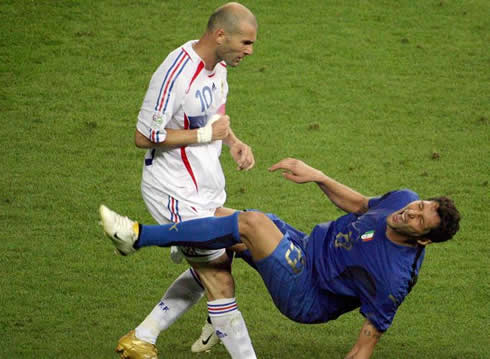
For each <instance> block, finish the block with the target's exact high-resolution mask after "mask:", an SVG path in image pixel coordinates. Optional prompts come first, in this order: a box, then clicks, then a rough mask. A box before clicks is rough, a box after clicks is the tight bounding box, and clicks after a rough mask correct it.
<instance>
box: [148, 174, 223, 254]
mask: <svg viewBox="0 0 490 359" xmlns="http://www.w3.org/2000/svg"><path fill="white" fill-rule="evenodd" d="M141 194H142V196H143V200H144V201H145V204H146V208H148V211H149V212H150V214H151V215H152V217H153V218H154V219H155V220H156V221H157V222H158V224H168V223H172V222H173V223H177V222H183V221H188V220H190V219H197V218H205V217H212V216H214V212H215V210H216V209H215V208H213V209H202V208H196V207H193V206H188V205H186V204H182V203H181V202H180V201H179V200H177V199H175V198H173V197H171V196H169V195H167V194H164V193H155V191H152V190H151V187H148V186H146V185H145V184H142V186H141ZM179 249H180V250H181V252H182V253H183V254H184V256H185V258H186V259H187V260H189V261H191V262H210V261H212V260H214V259H216V258H219V257H220V256H222V255H223V254H224V253H225V251H226V250H225V249H199V248H192V247H183V246H181V247H179Z"/></svg>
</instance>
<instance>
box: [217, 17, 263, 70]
mask: <svg viewBox="0 0 490 359" xmlns="http://www.w3.org/2000/svg"><path fill="white" fill-rule="evenodd" d="M239 28H240V30H239V31H238V32H236V33H233V34H229V33H227V34H226V35H225V36H226V37H225V41H224V42H223V44H222V45H221V46H220V47H219V48H218V49H217V52H218V56H219V58H221V59H222V60H223V61H224V62H225V63H226V65H228V66H231V67H236V66H238V65H239V64H240V62H241V61H242V60H243V58H244V57H245V56H248V55H251V54H252V53H253V44H254V43H255V41H256V39H257V29H256V27H255V26H253V25H252V24H250V23H248V22H242V23H241V24H240V27H239Z"/></svg>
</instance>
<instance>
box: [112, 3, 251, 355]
mask: <svg viewBox="0 0 490 359" xmlns="http://www.w3.org/2000/svg"><path fill="white" fill-rule="evenodd" d="M256 34H257V22H256V19H255V16H254V15H253V14H252V12H251V11H250V10H248V9H247V8H246V7H244V6H243V5H241V4H238V3H228V4H226V5H223V6H222V7H220V8H218V9H217V10H216V11H215V12H214V13H213V14H212V15H211V17H210V18H209V21H208V25H207V29H206V31H205V33H204V34H203V35H202V37H201V38H200V39H199V40H197V41H196V40H192V41H189V42H187V43H185V44H184V45H182V46H180V47H179V48H177V49H176V50H174V51H173V52H171V53H170V54H169V55H168V57H167V58H166V59H165V61H164V62H163V63H162V64H161V65H160V67H159V68H158V69H157V70H156V72H155V73H154V74H153V76H152V79H151V82H150V84H149V87H148V90H147V93H146V96H145V98H144V101H143V105H142V107H141V110H140V113H139V116H138V123H137V129H136V133H135V143H136V146H137V147H140V148H146V149H148V151H147V153H146V155H145V159H144V167H143V179H142V183H141V189H142V195H143V199H144V201H145V204H146V206H147V208H148V210H149V211H150V213H151V214H152V216H153V218H154V219H155V220H156V221H157V222H158V223H161V224H162V223H171V222H175V223H178V222H181V221H186V220H189V219H193V218H202V217H209V216H213V215H214V214H215V212H219V211H220V207H222V206H223V204H224V202H225V200H226V193H225V178H224V175H223V171H222V168H221V164H220V160H219V157H220V154H221V149H222V143H224V144H226V145H227V146H228V147H229V149H230V153H231V156H232V157H233V159H234V160H235V162H236V163H237V164H238V168H239V169H241V170H248V169H250V168H251V167H253V165H254V157H253V154H252V151H251V149H250V147H249V146H247V145H246V144H244V143H243V142H241V141H240V140H239V139H238V138H237V137H236V136H235V134H234V133H233V131H232V129H231V127H230V120H229V117H228V116H227V115H225V113H226V110H225V106H226V99H227V96H228V83H227V66H231V67H234V66H238V65H239V64H240V62H241V61H242V59H243V58H244V57H246V56H248V55H251V54H252V52H253V44H254V42H255V41H256ZM216 115H218V116H216ZM213 121H214V122H213ZM182 252H183V253H184V255H185V257H186V259H187V260H188V261H189V263H190V264H191V265H192V267H193V269H189V270H187V271H185V272H184V273H182V274H181V275H180V277H179V278H177V280H176V281H175V282H174V283H173V284H172V285H171V286H170V287H169V288H168V290H167V291H166V293H165V294H164V296H163V298H162V299H161V301H160V302H159V303H158V304H157V305H156V306H155V308H154V309H153V310H152V312H151V313H150V314H149V315H148V316H147V318H146V319H145V320H144V321H143V322H142V323H141V324H140V325H139V326H138V327H137V328H136V329H135V331H131V332H130V333H128V334H127V335H125V336H124V337H122V338H121V339H120V340H119V344H118V347H117V349H116V351H117V352H119V353H120V354H121V357H123V358H131V359H137V358H156V357H157V350H156V347H155V345H154V344H155V342H156V340H157V338H158V335H159V334H160V332H161V331H162V330H165V329H167V328H168V327H169V326H170V325H171V324H172V323H173V322H174V321H175V320H177V319H178V318H179V317H180V316H181V315H182V314H183V313H185V312H186V311H187V310H188V309H189V308H190V307H191V306H192V305H194V304H195V303H196V302H197V301H198V300H199V299H200V298H201V297H202V295H203V292H204V288H205V291H206V295H207V297H208V308H209V315H210V318H211V322H212V326H213V327H214V330H215V331H216V332H217V333H219V334H220V337H221V340H222V342H223V344H224V345H225V347H226V349H227V350H228V352H229V353H230V355H231V356H232V357H233V358H255V353H254V350H253V347H252V343H251V340H250V338H249V335H248V331H247V328H246V326H245V322H244V320H243V317H242V315H241V313H240V311H239V310H238V306H237V304H236V300H235V298H234V282H233V277H232V276H231V269H230V264H231V260H230V258H229V257H228V255H227V254H226V253H225V250H224V249H220V250H201V249H194V248H182ZM208 326H209V325H208ZM205 327H206V326H205ZM214 330H213V331H211V334H212V336H214V342H216V341H217V339H216V336H215V334H213V333H214ZM211 339H213V338H212V337H210V338H208V340H211Z"/></svg>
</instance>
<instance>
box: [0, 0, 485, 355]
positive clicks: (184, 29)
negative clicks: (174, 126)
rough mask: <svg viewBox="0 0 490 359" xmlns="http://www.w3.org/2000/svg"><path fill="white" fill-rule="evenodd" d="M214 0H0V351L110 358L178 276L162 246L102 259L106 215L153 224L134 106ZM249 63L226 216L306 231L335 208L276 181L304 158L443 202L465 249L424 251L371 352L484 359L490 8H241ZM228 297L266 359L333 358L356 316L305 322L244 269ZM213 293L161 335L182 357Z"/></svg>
mask: <svg viewBox="0 0 490 359" xmlns="http://www.w3.org/2000/svg"><path fill="white" fill-rule="evenodd" d="M220 4H221V3H220V2H217V1H196V0H186V1H181V0H179V1H177V0H171V1H141V2H134V1H117V2H114V1H105V0H100V1H89V0H87V1H47V0H39V1H27V0H20V1H12V0H10V1H9V0H4V1H2V2H1V3H0V30H1V31H0V81H1V86H0V117H1V124H2V126H1V136H0V153H1V162H0V173H2V175H1V176H0V228H1V230H0V234H1V240H0V251H1V253H0V273H1V276H0V288H1V290H0V303H1V307H0V329H1V330H2V341H1V342H2V349H1V353H0V358H112V357H115V355H114V354H113V353H112V351H113V349H114V346H115V343H116V341H117V339H118V338H119V336H121V335H123V334H124V333H126V331H127V330H129V329H130V328H133V327H135V326H136V325H137V324H138V323H139V322H140V321H141V320H142V319H143V318H144V317H145V316H146V314H147V313H148V312H149V311H150V310H151V308H152V307H153V306H154V305H155V304H156V302H157V301H158V300H159V298H160V297H161V295H162V293H163V291H164V289H165V288H166V287H168V285H169V284H170V283H171V282H172V280H173V279H174V278H175V277H176V276H177V275H178V274H179V273H180V272H181V271H183V270H184V269H185V268H186V266H185V265H174V264H169V263H168V258H169V257H168V251H167V250H165V249H152V250H145V251H144V252H142V253H140V254H138V255H135V256H133V257H131V258H118V257H115V256H113V255H112V249H111V245H110V244H109V243H108V242H107V241H105V240H104V238H103V236H102V234H101V230H100V228H99V227H98V226H97V221H98V218H97V207H98V205H99V204H100V203H101V202H103V203H107V204H108V205H110V206H111V207H113V208H115V209H117V210H119V211H122V212H124V213H127V214H128V215H130V216H132V217H137V218H138V219H141V220H143V221H146V222H152V219H151V217H150V215H149V214H148V213H147V212H146V210H145V207H144V204H143V201H142V199H141V195H140V191H139V183H140V175H141V165H142V157H143V153H142V152H141V151H140V150H138V149H136V148H135V147H134V145H133V133H134V128H135V124H136V115H137V113H138V110H139V106H140V105H141V102H142V99H143V96H144V93H145V90H146V86H147V84H148V81H149V79H150V76H151V74H152V73H153V71H154V70H155V69H156V67H157V66H158V65H159V64H160V63H161V61H162V60H163V59H164V58H165V56H166V55H167V54H168V52H169V51H171V50H173V49H174V48H175V47H177V46H179V45H180V44H182V43H184V42H185V41H187V40H189V39H192V38H198V37H199V36H200V34H201V32H202V30H203V29H204V25H205V23H206V21H207V18H208V16H209V14H210V12H211V11H212V9H214V8H216V7H217V6H219V5H220ZM246 5H248V6H249V7H250V8H251V9H252V10H253V11H254V12H255V13H256V15H257V18H258V21H259V24H260V25H259V34H258V41H257V44H256V46H255V53H254V55H253V56H251V57H249V58H247V59H246V60H245V61H244V62H243V63H242V64H241V65H240V66H239V67H238V68H235V69H230V71H229V84H230V96H229V101H228V106H227V108H228V111H229V115H230V116H231V119H232V125H233V128H234V131H235V132H236V133H237V134H238V135H239V137H241V138H242V139H243V140H244V141H245V142H247V143H249V144H250V145H251V146H252V147H253V150H254V153H255V157H256V160H257V165H256V168H255V169H254V170H253V171H251V172H248V173H239V172H237V171H235V169H234V168H235V165H234V164H233V162H232V160H231V158H230V156H229V154H228V153H227V152H226V151H225V152H224V154H223V166H224V169H225V172H226V175H227V191H228V201H227V206H229V207H234V208H246V207H252V208H260V209H263V210H264V211H271V212H275V213H277V214H278V215H280V216H281V217H283V218H284V219H286V220H288V221H290V222H291V223H292V224H294V225H296V226H297V227H298V228H300V229H302V230H304V231H308V230H310V229H311V228H312V226H313V225H314V224H315V223H317V222H321V221H326V220H329V219H332V218H335V217H336V216H338V215H339V214H340V212H339V211H338V210H336V209H335V208H334V207H333V206H332V205H331V204H330V203H328V201H327V200H326V199H325V198H324V196H323V195H322V194H321V192H320V191H319V190H318V189H317V188H315V186H314V185H304V186H298V185H294V184H291V183H289V182H286V181H284V180H282V179H281V178H280V176H278V175H276V174H270V173H268V172H267V168H268V167H269V166H270V165H271V164H272V163H274V162H275V161H278V160H280V159H281V158H283V157H286V156H292V157H298V158H301V159H303V160H305V161H307V162H308V163H310V164H312V165H313V166H316V167H319V168H321V169H323V170H324V171H325V172H326V173H327V174H329V175H331V176H332V177H334V178H336V179H338V180H339V181H341V182H343V183H346V184H347V185H349V186H351V187H353V188H355V189H357V190H359V191H361V192H362V193H365V194H366V195H376V194H381V193H384V192H386V191H388V190H392V189H395V188H403V187H408V188H411V189H414V190H415V191H417V192H419V193H420V194H421V196H423V197H427V196H433V195H438V194H447V195H450V196H452V197H453V198H454V199H455V201H456V203H457V205H458V207H459V208H460V210H461V212H462V213H463V216H464V218H463V221H462V228H461V231H460V233H459V234H458V235H457V238H456V239H455V240H454V241H451V242H450V243H447V244H442V245H434V246H431V247H430V248H429V250H428V253H427V255H426V260H425V263H424V266H423V268H422V273H421V276H420V278H419V283H418V284H417V286H416V287H415V289H414V290H413V292H412V294H411V295H410V296H409V297H408V298H407V299H406V301H405V302H404V303H403V305H402V306H401V308H400V310H399V312H398V314H397V316H396V318H395V321H394V323H393V326H392V327H391V328H390V329H389V331H388V332H387V333H386V334H385V335H384V336H383V338H382V340H381V342H380V344H379V345H378V347H377V349H376V351H375V355H374V358H454V359H460V358H464V359H466V358H486V357H488V354H487V350H488V347H489V345H490V340H489V336H488V329H485V328H488V326H489V325H490V306H489V304H488V303H489V300H490V288H489V280H488V268H489V259H488V258H489V257H490V253H489V250H488V240H487V237H488V232H489V231H490V228H489V223H490V221H489V216H488V212H489V209H490V208H489V205H488V202H489V193H490V191H489V184H488V181H489V174H490V168H489V161H488V160H489V158H490V145H489V144H490V141H489V140H490V138H489V134H490V131H489V120H488V118H489V116H490V101H489V94H490V70H489V68H490V67H489V65H490V53H489V51H488V49H489V47H488V44H489V43H490V35H489V34H490V20H489V16H488V14H489V13H490V5H489V3H488V2H487V1H484V0H469V1H456V0H455V1H440V0H434V1H428V0H421V1H410V0H402V1H396V2H394V1H383V0H378V1H367V0H363V1H340V0H337V1H329V2H322V1H313V0H304V1H301V2H297V1H291V0H288V1H282V2H280V3H279V2H276V1H271V0H261V1H249V2H247V4H246ZM234 275H235V278H236V283H237V297H238V301H239V303H240V309H241V311H242V312H243V313H244V317H245V319H246V322H247V326H248V328H249V331H250V334H251V337H252V340H253V342H254V345H255V349H256V351H257V353H258V355H259V358H279V357H282V358H324V357H328V358H342V357H343V355H345V353H346V352H347V351H348V350H349V349H350V347H351V345H352V344H353V342H354V341H355V340H356V337H357V334H358V330H359V328H360V326H361V323H362V318H361V316H360V315H359V314H358V313H357V312H353V313H349V314H347V315H345V316H343V317H341V318H340V319H339V320H337V321H334V322H331V323H328V324H326V325H314V326H302V325H298V324H295V323H293V322H290V321H288V320H287V319H285V318H284V317H283V316H281V314H280V313H279V312H278V311H277V310H276V309H275V308H274V306H273V304H272V302H271V300H270V299H269V296H268V294H267V292H266V290H265V288H264V286H263V284H262V282H261V281H260V278H259V276H258V275H257V274H256V273H255V272H253V271H252V270H250V269H249V268H248V267H247V266H246V265H245V264H244V263H242V262H240V261H236V263H235V266H234ZM204 304H205V303H204V301H201V303H199V304H198V306H197V307H196V308H194V309H193V310H191V311H190V312H189V313H188V314H186V315H185V316H184V318H182V320H180V321H179V322H177V323H176V324H175V325H174V326H172V327H171V328H170V329H169V330H168V331H167V332H166V333H164V334H162V335H161V337H160V339H159V342H158V348H159V350H160V352H161V353H162V357H166V358H170V357H171V358H192V357H206V358H221V357H226V352H225V350H224V349H223V347H218V348H217V349H216V350H213V352H212V353H211V354H206V355H197V356H192V355H191V354H190V351H189V347H190V345H191V343H192V342H193V340H194V339H195V338H196V337H197V336H198V334H199V332H200V327H201V325H202V323H203V320H204V316H205V305H204Z"/></svg>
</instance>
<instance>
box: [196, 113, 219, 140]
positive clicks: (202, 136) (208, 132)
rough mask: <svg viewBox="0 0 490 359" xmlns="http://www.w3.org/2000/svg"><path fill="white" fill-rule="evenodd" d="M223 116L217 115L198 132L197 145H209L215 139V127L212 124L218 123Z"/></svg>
mask: <svg viewBox="0 0 490 359" xmlns="http://www.w3.org/2000/svg"><path fill="white" fill-rule="evenodd" d="M220 118H221V115H218V114H215V115H213V116H211V118H210V119H209V120H208V122H207V123H206V126H204V127H201V128H200V129H199V130H197V143H208V142H211V140H212V139H213V126H212V124H213V123H214V122H216V121H218V120H219V119H220Z"/></svg>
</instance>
